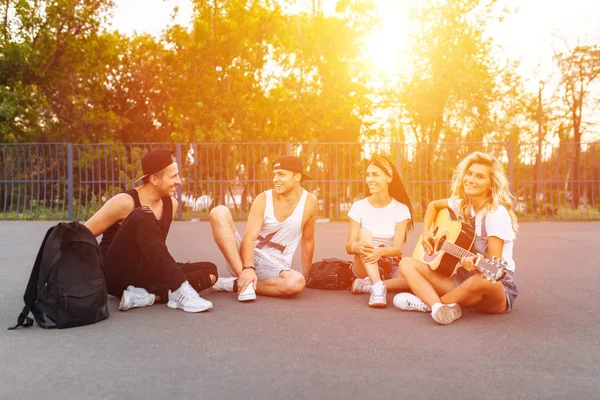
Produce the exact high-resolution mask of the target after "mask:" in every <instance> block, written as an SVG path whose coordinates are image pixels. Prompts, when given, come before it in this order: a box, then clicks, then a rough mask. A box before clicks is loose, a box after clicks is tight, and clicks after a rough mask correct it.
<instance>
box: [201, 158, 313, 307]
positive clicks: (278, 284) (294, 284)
mask: <svg viewBox="0 0 600 400" xmlns="http://www.w3.org/2000/svg"><path fill="white" fill-rule="evenodd" d="M308 179H310V177H309V176H307V175H306V174H305V173H304V172H303V167H302V161H301V160H300V159H299V158H298V157H293V156H286V157H280V158H278V159H277V160H275V162H274V163H273V184H274V188H273V189H270V190H267V191H265V192H263V193H261V194H259V195H258V196H257V197H256V199H255V200H254V202H253V203H252V207H251V209H250V214H249V216H248V222H247V224H246V232H245V234H244V238H243V240H242V238H241V236H240V234H239V233H238V231H237V229H236V227H235V225H234V223H233V218H232V216H231V212H230V211H229V209H228V208H227V207H225V206H222V205H221V206H217V207H215V208H213V209H212V210H211V212H210V221H211V225H212V229H213V236H214V238H215V241H216V243H217V245H218V246H219V249H221V252H222V253H223V255H225V258H226V259H227V262H228V264H229V265H228V266H229V271H230V272H231V274H232V275H233V277H232V278H219V279H218V280H217V282H216V283H215V285H214V286H213V287H212V290H214V291H227V292H237V293H238V300H239V301H248V300H254V299H256V292H258V294H262V295H265V296H294V295H296V294H298V293H300V291H302V289H303V288H304V285H305V284H306V281H305V277H306V276H308V273H309V272H310V268H311V265H312V258H313V253H314V247H315V246H314V241H315V239H314V238H315V234H314V232H315V221H316V218H317V198H316V197H315V196H314V195H313V194H312V193H308V192H307V191H306V190H304V189H303V188H302V187H301V186H300V182H301V181H302V180H308ZM299 242H301V243H302V273H300V272H298V271H294V270H292V269H291V267H292V258H293V256H294V253H295V251H296V247H297V246H298V243H299Z"/></svg>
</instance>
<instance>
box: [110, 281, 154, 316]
mask: <svg viewBox="0 0 600 400" xmlns="http://www.w3.org/2000/svg"><path fill="white" fill-rule="evenodd" d="M155 298H156V297H155V296H154V295H153V294H150V293H148V292H147V291H146V289H144V288H136V287H134V286H131V285H130V286H128V287H127V290H124V291H123V295H122V296H121V302H120V303H119V311H127V310H129V309H130V308H137V307H146V306H151V305H152V304H154V300H155Z"/></svg>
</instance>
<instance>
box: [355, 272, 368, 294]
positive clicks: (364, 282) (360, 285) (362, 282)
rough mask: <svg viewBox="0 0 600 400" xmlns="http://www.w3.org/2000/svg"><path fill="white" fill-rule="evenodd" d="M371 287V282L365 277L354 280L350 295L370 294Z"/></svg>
mask: <svg viewBox="0 0 600 400" xmlns="http://www.w3.org/2000/svg"><path fill="white" fill-rule="evenodd" d="M372 288H373V285H372V284H371V280H370V279H369V277H368V276H367V277H366V278H362V279H361V278H356V279H355V280H354V282H352V293H354V294H358V293H371V289H372Z"/></svg>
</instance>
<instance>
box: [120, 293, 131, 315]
mask: <svg viewBox="0 0 600 400" xmlns="http://www.w3.org/2000/svg"><path fill="white" fill-rule="evenodd" d="M128 294H129V293H127V290H124V291H123V295H121V301H120V302H119V311H127V310H129V307H127V301H126V300H125V296H127V295H128Z"/></svg>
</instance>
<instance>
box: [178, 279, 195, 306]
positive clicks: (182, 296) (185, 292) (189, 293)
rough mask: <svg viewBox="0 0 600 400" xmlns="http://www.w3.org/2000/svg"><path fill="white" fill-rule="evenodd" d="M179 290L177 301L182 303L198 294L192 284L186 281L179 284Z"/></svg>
mask: <svg viewBox="0 0 600 400" xmlns="http://www.w3.org/2000/svg"><path fill="white" fill-rule="evenodd" d="M181 289H182V290H181V292H180V293H179V302H180V303H183V302H185V301H189V300H191V299H193V298H195V297H197V296H198V293H197V292H196V291H195V290H194V288H193V287H192V285H190V284H189V283H188V282H185V283H184V284H182V285H181Z"/></svg>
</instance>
